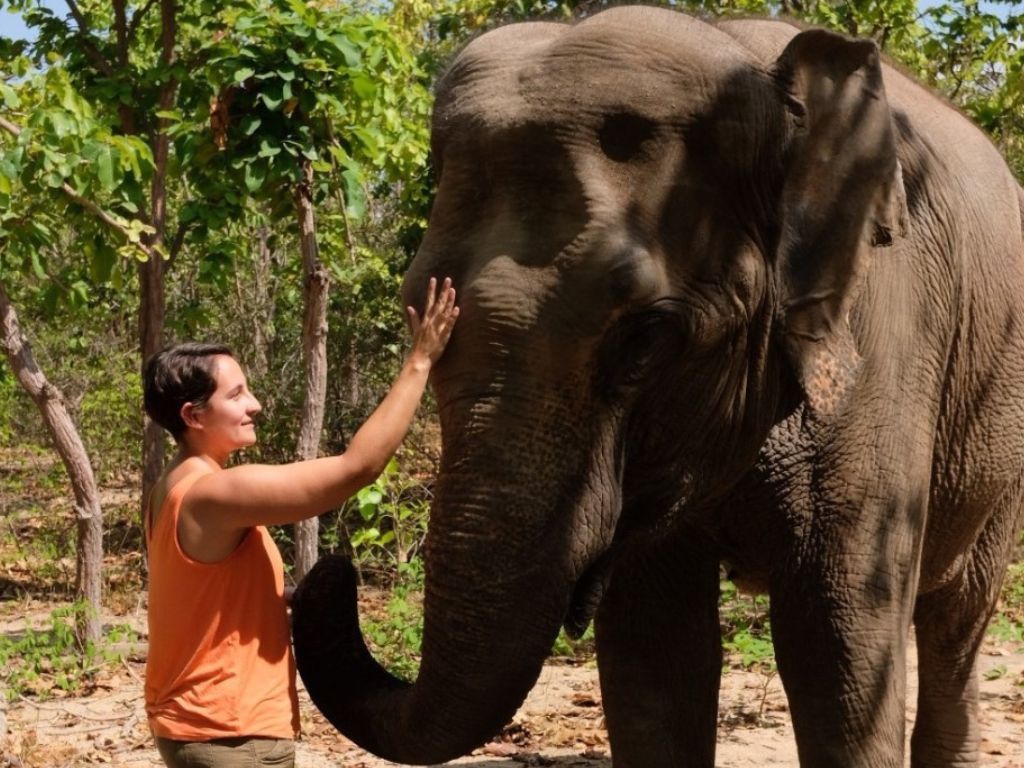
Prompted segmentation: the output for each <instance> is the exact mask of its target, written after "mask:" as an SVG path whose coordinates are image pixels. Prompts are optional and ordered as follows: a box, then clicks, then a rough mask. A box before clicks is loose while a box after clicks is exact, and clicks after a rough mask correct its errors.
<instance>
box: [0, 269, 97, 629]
mask: <svg viewBox="0 0 1024 768" xmlns="http://www.w3.org/2000/svg"><path fill="white" fill-rule="evenodd" d="M0 344H2V346H3V350H4V353H5V354H6V355H7V360H8V362H9V363H10V365H11V370H13V371H14V375H15V376H17V378H18V383H19V384H21V386H22V387H23V388H24V389H25V391H26V392H28V394H29V396H30V397H31V398H32V400H33V401H34V402H35V404H36V406H37V407H38V408H39V411H40V413H41V414H42V416H43V421H44V422H45V423H46V428H47V429H48V430H49V431H50V435H51V437H52V438H53V443H54V446H55V447H56V449H57V453H58V454H59V455H60V458H61V460H62V461H63V462H64V466H65V468H66V469H67V473H68V478H69V479H70V480H71V489H72V492H73V493H74V496H75V516H76V518H77V520H78V548H77V568H76V578H75V597H76V599H78V600H81V601H83V602H84V603H85V607H86V610H85V612H84V614H83V615H80V616H78V618H77V626H76V633H77V637H78V641H79V643H80V644H81V645H82V646H83V647H84V644H85V643H86V642H92V643H97V642H99V640H100V638H101V637H102V632H103V621H102V615H101V608H102V584H103V580H102V570H101V569H102V565H103V512H102V510H101V509H100V494H99V489H98V488H97V487H96V478H95V476H94V475H93V471H92V465H91V464H90V463H89V456H88V454H87V453H86V450H85V446H84V445H83V444H82V440H81V438H80V437H79V435H78V430H77V429H76V428H75V424H74V422H73V421H72V419H71V415H70V414H69V413H68V410H67V408H66V407H65V405H64V396H63V395H62V394H61V392H60V390H58V389H57V388H56V387H55V386H54V385H53V384H51V383H50V382H49V381H47V379H46V376H44V375H43V372H42V371H40V370H39V366H38V365H36V361H35V358H34V357H33V356H32V350H31V348H30V347H29V344H28V341H26V339H25V337H24V336H23V335H22V332H21V327H20V325H19V323H18V316H17V314H16V313H15V311H14V307H12V306H11V302H10V299H9V297H8V296H7V292H6V290H5V289H4V285H3V283H0Z"/></svg>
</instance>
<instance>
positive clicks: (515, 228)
mask: <svg viewBox="0 0 1024 768" xmlns="http://www.w3.org/2000/svg"><path fill="white" fill-rule="evenodd" d="M433 131H434V133H433V141H434V146H433V148H434V156H435V159H436V163H437V169H438V173H439V180H440V184H439V191H438V196H437V201H436V204H435V206H434V210H433V213H432V216H431V221H430V227H429V230H428V232H427V236H426V239H425V241H424V243H423V246H422V248H421V249H420V252H419V254H418V255H417V257H416V260H415V262H414V264H413V266H412V268H411V270H410V272H409V274H408V277H407V280H406V299H407V301H409V302H410V303H411V302H414V301H417V300H419V297H420V294H421V293H422V286H423V285H424V283H425V282H426V278H427V276H428V275H439V276H444V275H450V276H451V277H452V278H453V279H454V281H455V284H456V285H457V286H458V288H459V291H460V305H461V308H462V316H461V318H460V320H459V324H458V327H457V328H456V329H455V334H454V337H453V339H452V342H451V346H450V347H449V349H448V351H447V353H446V355H445V356H444V357H443V358H442V360H441V362H440V364H439V365H438V367H437V368H436V370H435V371H434V374H433V386H434V389H435V391H436V394H437V399H438V402H439V405H440V415H441V425H442V430H443V449H444V454H443V462H442V466H441V471H440V476H439V478H438V482H437V493H436V499H435V503H434V507H433V510H432V513H431V520H430V534H429V538H428V547H427V594H426V626H425V635H424V647H423V662H422V671H421V673H420V677H419V679H418V680H417V681H416V683H415V684H413V685H405V684H402V683H399V682H397V681H394V680H393V679H392V678H390V677H388V676H387V675H386V674H385V673H383V672H382V671H381V670H379V668H377V667H376V665H375V664H374V663H373V662H372V660H371V659H370V657H369V655H368V654H367V653H366V652H365V649H364V647H363V646H362V642H361V639H360V636H359V631H358V627H357V625H356V621H357V620H356V618H355V612H354V608H353V607H352V606H353V602H354V590H353V587H352V580H351V577H350V574H349V570H348V568H347V567H346V565H345V563H343V562H341V561H337V560H328V561H326V562H325V563H324V564H323V565H322V566H321V567H320V568H318V570H317V571H315V572H314V575H313V576H312V577H310V580H309V581H308V582H307V583H306V584H304V585H303V589H302V590H301V591H300V596H299V605H298V607H297V609H296V647H297V653H298V657H299V664H300V669H301V671H302V673H303V677H304V679H305V680H306V682H307V684H308V685H309V688H310V690H311V692H312V694H313V698H314V700H315V701H316V702H317V704H318V705H319V706H320V708H321V709H322V710H323V711H324V712H325V714H327V715H328V717H330V718H331V719H332V721H333V722H334V723H335V724H336V725H337V726H338V727H339V728H340V729H341V730H342V731H344V732H345V733H346V734H347V735H349V736H350V737H352V738H354V739H355V740H356V741H357V742H359V743H360V744H362V745H364V746H365V747H367V748H369V749H371V750H372V751H374V752H376V753H378V754H380V755H382V756H384V757H387V758H389V759H392V760H395V761H400V762H409V763H432V762H437V761H442V760H446V759H450V758H454V757H455V756H457V755H460V754H462V753H465V752H466V751H468V750H470V749H471V748H473V747H475V746H477V745H478V744H480V743H481V742H482V741H484V740H485V739H486V738H488V737H489V736H490V735H492V734H493V733H495V732H496V731H497V730H498V729H499V728H500V727H501V726H502V724H503V723H505V722H506V721H507V720H508V719H509V717H510V716H511V715H512V714H513V712H514V711H515V709H516V707H517V706H518V705H519V704H520V702H521V701H522V700H523V698H524V696H525V695H526V693H527V691H528V690H529V689H530V687H531V686H532V685H533V683H534V681H535V680H536V677H537V675H538V672H539V670H540V667H541V664H542V662H543V660H544V657H545V654H546V653H547V651H548V649H549V648H550V647H551V644H552V640H553V639H554V638H555V635H556V633H557V631H558V628H559V626H560V625H562V624H563V623H565V624H567V625H568V626H570V627H571V628H573V629H574V630H576V631H579V630H581V629H582V628H583V627H585V626H586V624H587V622H588V621H589V619H590V616H591V612H592V611H593V610H594V608H595V607H596V610H597V613H596V628H597V646H598V660H599V665H600V673H601V686H602V691H603V696H604V704H605V707H606V712H607V724H608V730H609V733H610V737H611V745H612V752H613V759H614V762H615V766H616V768H668V767H669V766H672V767H673V768H677V767H678V766H702V767H705V768H710V767H711V766H713V765H714V742H715V720H716V705H717V690H718V678H719V670H720V664H721V650H720V638H719V627H718V616H717V609H716V599H717V595H718V573H719V570H718V569H719V563H720V562H726V563H728V564H729V567H730V568H732V569H733V571H734V572H735V574H736V577H737V578H738V579H740V580H746V581H747V582H749V583H750V584H751V585H753V586H761V587H764V588H767V589H768V591H769V592H770V595H771V619H772V627H773V631H774V637H775V643H776V652H777V656H778V666H779V671H780V674H781V676H782V680H783V682H784V683H785V688H786V692H787V695H788V697H789V701H790V705H791V709H792V715H793V722H794V726H795V729H796V738H797V741H798V744H799V753H800V763H801V765H804V766H815V767H816V768H820V767H821V766H860V767H863V766H871V767H872V768H886V767H889V766H893V767H895V766H902V765H903V752H904V707H905V701H904V698H905V658H906V650H907V643H908V639H909V638H908V633H909V632H910V630H911V627H912V626H913V628H914V629H915V630H916V637H917V644H918V651H919V654H920V672H919V676H920V694H919V700H918V715H917V720H916V723H915V725H914V731H913V738H912V746H911V760H912V764H913V765H914V766H973V765H977V763H978V755H977V752H978V750H977V747H978V739H979V734H978V725H977V718H976V702H977V685H976V676H975V661H976V656H977V652H978V645H979V642H980V640H981V636H982V632H983V629H984V627H985V624H986V622H987V620H988V618H989V616H990V614H991V612H992V609H993V605H994V602H995V600H996V595H997V592H998V589H999V585H1000V580H1001V578H1002V574H1003V571H1004V568H1005V566H1006V564H1007V561H1008V558H1009V556H1010V549H1011V545H1012V543H1013V541H1014V536H1015V532H1016V531H1017V529H1018V527H1019V524H1020V522H1021V521H1020V511H1021V469H1022V458H1024V387H1022V385H1024V326H1022V324H1021V309H1020V307H1021V303H1022V300H1024V248H1022V238H1021V214H1020V207H1021V204H1020V199H1021V198H1020V193H1019V190H1018V186H1017V184H1016V183H1015V181H1014V180H1013V178H1012V177H1011V174H1010V172H1009V171H1008V170H1007V168H1006V166H1005V164H1004V163H1003V161H1002V160H1001V159H1000V157H999V155H998V154H997V153H996V151H995V150H994V149H993V148H992V146H991V145H990V144H989V142H988V141H987V140H986V139H985V137H984V136H983V135H982V134H981V133H980V132H979V131H978V130H977V129H975V128H974V127H973V126H971V125H970V124H969V123H968V122H967V121H966V120H965V119H964V118H962V117H961V116H960V115H958V114H957V113H956V112H955V111H954V110H953V109H951V108H949V107H948V106H947V105H945V104H944V103H943V102H942V101H940V100H939V99H937V98H936V97H934V96H932V95H930V94H929V93H927V92H926V91H925V90H923V89H922V88H921V87H919V86H918V85H916V84H914V83H913V82H911V81H910V80H908V79H907V78H906V77H904V76H902V75H901V74H899V73H898V72H896V71H894V70H893V69H890V68H889V67H888V66H885V65H880V63H879V58H878V53H877V51H876V48H875V46H874V45H873V44H872V43H870V42H865V41H853V40H849V39H846V38H842V37H839V36H836V35H833V34H829V33H825V32H821V31H807V32H804V33H799V31H798V30H797V29H795V28H793V27H792V26H789V25H787V24H785V23H782V22H775V21H732V22H722V23H719V24H717V25H714V26H710V25H708V24H707V23H705V22H702V21H698V20H695V19H693V18H690V17H688V16H685V15H682V14H679V13H675V12H672V11H668V10H664V9H654V8H628V7H624V8H618V9H614V10H609V11H606V12H603V13H600V14H597V15H596V16H594V17H592V18H590V19H588V20H586V21H584V22H582V23H580V24H578V25H576V26H569V25H558V24H547V23H533V24H520V25H513V26H508V27H505V28H503V29H499V30H497V31H494V32H490V33H488V34H486V35H484V36H482V37H480V38H479V39H477V40H476V41H475V42H473V43H472V44H470V45H469V46H468V47H467V48H466V49H465V50H464V51H463V52H462V53H461V54H460V55H459V56H458V58H457V59H456V60H455V62H454V63H453V65H452V66H451V68H450V70H449V71H448V73H447V74H446V75H445V77H444V78H443V80H442V82H441V83H440V85H439V89H438V98H437V106H436V111H435V115H434V127H433ZM602 593H603V594H602Z"/></svg>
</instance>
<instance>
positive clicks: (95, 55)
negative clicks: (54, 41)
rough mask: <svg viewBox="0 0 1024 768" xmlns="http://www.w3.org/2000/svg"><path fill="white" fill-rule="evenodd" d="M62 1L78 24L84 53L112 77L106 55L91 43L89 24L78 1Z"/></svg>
mask: <svg viewBox="0 0 1024 768" xmlns="http://www.w3.org/2000/svg"><path fill="white" fill-rule="evenodd" d="M64 2H66V3H67V6H68V10H70V11H71V15H72V16H74V17H75V23H76V24H77V25H78V36H79V37H80V38H81V39H82V46H83V47H84V48H85V52H86V54H87V55H88V56H89V58H90V59H91V60H92V63H93V64H95V65H96V66H97V67H98V68H99V70H100V71H101V72H102V73H103V74H105V75H107V76H108V77H113V76H114V68H113V67H112V66H110V62H109V61H107V57H106V56H104V55H103V54H102V53H100V49H99V48H97V47H96V45H95V44H94V43H93V40H92V35H91V34H90V33H89V25H88V24H87V23H86V21H85V16H84V15H83V14H82V9H81V8H79V7H78V3H76V2H75V0H64Z"/></svg>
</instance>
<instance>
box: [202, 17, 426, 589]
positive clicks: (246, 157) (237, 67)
mask: <svg viewBox="0 0 1024 768" xmlns="http://www.w3.org/2000/svg"><path fill="white" fill-rule="evenodd" d="M227 19H228V21H229V26H230V28H231V29H232V30H233V31H232V33H230V34H227V35H225V36H223V37H222V38H221V39H220V40H219V41H218V44H217V47H216V48H215V49H214V50H213V52H212V56H211V58H210V67H209V77H210V85H211V89H212V92H213V98H212V100H211V104H212V107H211V120H212V121H213V126H214V130H213V132H212V135H211V137H210V141H209V142H203V143H202V144H200V145H199V146H197V147H196V153H197V157H203V158H205V160H206V163H205V165H206V166H207V168H208V169H209V171H210V173H211V174H214V175H218V176H219V178H221V179H222V181H221V184H223V183H225V182H224V181H223V180H226V181H227V183H228V184H231V185H232V186H241V187H243V188H244V189H245V190H246V191H247V192H248V193H249V194H250V195H251V196H252V197H253V198H254V199H255V200H258V201H261V202H263V203H266V204H268V205H269V206H270V208H271V210H272V211H275V212H277V213H278V214H279V215H288V216H289V217H290V218H292V220H293V221H294V223H295V228H296V229H297V231H298V240H299V252H300V254H301V261H302V281H303V296H304V301H303V304H304V311H303V323H302V328H303V331H302V349H303V361H304V367H305V381H306V385H305V396H304V401H303V402H304V404H303V410H302V419H301V424H300V428H299V438H298V445H297V448H296V453H295V456H296V458H297V459H309V458H313V457H315V456H317V454H318V453H319V450H320V442H321V432H322V428H323V420H324V410H325V399H326V395H327V330H328V319H327V309H328V293H329V283H330V272H329V268H328V266H327V265H326V264H325V262H324V260H323V259H322V258H321V253H320V239H321V238H323V239H324V240H326V242H327V243H328V244H329V246H330V259H331V260H333V261H335V262H337V261H347V260H349V259H351V260H354V259H355V257H356V254H355V251H354V247H355V246H354V241H353V226H352V225H353V220H358V219H360V218H361V217H362V216H363V214H364V212H365V210H366V198H367V192H366V185H367V184H368V183H374V182H376V183H387V182H388V181H389V180H390V179H397V178H401V177H402V175H403V174H404V173H406V172H407V170H408V169H409V168H410V167H413V166H416V165H420V164H422V163H423V161H424V159H425V155H426V136H425V132H424V128H423V127H422V126H423V125H425V122H426V121H425V116H426V105H427V104H428V99H427V97H426V91H425V89H424V88H423V86H422V84H421V83H420V82H419V73H418V70H417V68H416V65H415V61H414V59H413V57H412V56H411V54H410V53H409V51H408V49H407V48H405V47H404V46H402V45H401V44H400V43H399V42H398V40H397V39H396V37H395V35H394V34H393V32H392V30H391V29H390V28H389V26H388V25H387V23H386V22H385V21H384V20H382V19H380V18H379V17H375V16H371V15H366V14H357V13H353V12H352V11H351V10H348V9H345V8H342V7H333V8H320V7H317V6H314V5H307V4H305V3H296V2H253V3H251V4H243V3H239V4H236V5H235V6H234V7H233V9H232V11H231V12H230V14H229V15H228V17H227ZM325 30H330V31H329V32H328V31H325ZM412 121H417V122H415V123H414V122H412ZM211 144H212V146H211ZM212 182H213V179H211V183H212ZM318 206H327V207H328V208H329V209H333V213H334V215H333V216H330V215H329V216H327V217H325V218H323V220H324V222H325V224H326V226H325V227H323V228H322V232H321V236H320V237H318V216H317V208H318ZM289 209H290V213H287V214H286V213H285V212H286V211H289ZM339 254H344V255H345V258H340V259H339ZM335 272H336V273H337V270H335ZM317 531H318V526H317V521H316V520H315V519H312V520H307V521H304V522H302V523H299V524H297V525H296V536H295V539H296V542H295V543H296V555H295V571H296V575H297V576H298V577H301V576H302V575H304V574H305V573H306V572H307V571H308V570H309V568H311V567H312V565H313V563H314V562H315V561H316V558H317V538H318V534H317Z"/></svg>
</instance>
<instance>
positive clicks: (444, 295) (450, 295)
mask: <svg viewBox="0 0 1024 768" xmlns="http://www.w3.org/2000/svg"><path fill="white" fill-rule="evenodd" d="M405 311H406V312H407V313H408V314H409V324H410V325H411V326H412V351H411V352H410V353H409V356H410V357H413V358H416V357H420V358H426V360H428V361H429V362H430V364H431V365H433V364H434V363H436V362H437V361H438V358H440V357H441V353H442V352H444V348H445V347H446V346H447V345H448V339H450V338H451V335H452V328H454V327H455V320H456V319H457V318H458V316H459V308H458V307H457V306H455V289H454V288H453V287H452V281H451V278H449V277H446V278H445V279H444V282H443V283H442V284H441V288H440V290H439V289H438V288H437V279H436V278H433V277H432V278H430V283H429V284H428V285H427V304H426V307H425V308H424V310H423V317H422V318H420V316H419V313H418V312H416V309H415V308H414V307H406V308H405Z"/></svg>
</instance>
